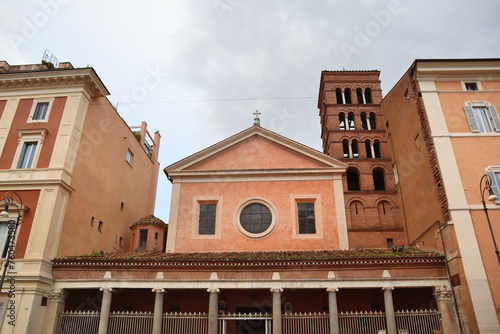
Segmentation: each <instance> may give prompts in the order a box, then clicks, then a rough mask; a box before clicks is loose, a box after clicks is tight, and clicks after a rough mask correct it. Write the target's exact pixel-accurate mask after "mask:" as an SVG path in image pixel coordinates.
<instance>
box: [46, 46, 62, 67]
mask: <svg viewBox="0 0 500 334" xmlns="http://www.w3.org/2000/svg"><path fill="white" fill-rule="evenodd" d="M42 64H44V65H45V66H47V68H49V69H51V70H52V69H54V68H58V67H59V60H57V58H56V56H55V55H54V54H53V53H52V52H51V51H50V50H48V49H46V50H45V52H44V53H43V57H42Z"/></svg>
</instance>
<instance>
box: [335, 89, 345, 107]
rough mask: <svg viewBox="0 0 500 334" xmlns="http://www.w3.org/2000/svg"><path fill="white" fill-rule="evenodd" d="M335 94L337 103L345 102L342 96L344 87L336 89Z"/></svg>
mask: <svg viewBox="0 0 500 334" xmlns="http://www.w3.org/2000/svg"><path fill="white" fill-rule="evenodd" d="M335 94H336V95H337V104H344V100H343V98H342V89H340V88H337V89H335Z"/></svg>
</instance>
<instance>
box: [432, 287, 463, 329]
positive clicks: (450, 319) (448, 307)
mask: <svg viewBox="0 0 500 334" xmlns="http://www.w3.org/2000/svg"><path fill="white" fill-rule="evenodd" d="M451 295H452V291H451V288H449V287H448V286H436V287H434V297H436V302H437V307H438V310H439V313H441V325H442V326H443V333H444V334H452V333H460V328H459V326H458V318H457V315H456V312H455V309H454V307H453V302H452V301H451Z"/></svg>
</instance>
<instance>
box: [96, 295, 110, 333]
mask: <svg viewBox="0 0 500 334" xmlns="http://www.w3.org/2000/svg"><path fill="white" fill-rule="evenodd" d="M99 290H101V291H102V305H101V318H100V319H99V332H98V334H107V333H108V323H109V310H110V309H111V294H112V291H113V289H111V288H100V289H99Z"/></svg>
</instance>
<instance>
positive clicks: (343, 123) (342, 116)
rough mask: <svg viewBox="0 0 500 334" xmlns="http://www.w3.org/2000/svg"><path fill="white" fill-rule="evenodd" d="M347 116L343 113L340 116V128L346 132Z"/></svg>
mask: <svg viewBox="0 0 500 334" xmlns="http://www.w3.org/2000/svg"><path fill="white" fill-rule="evenodd" d="M345 125H346V124H345V114H344V113H343V112H341V113H340V114H339V127H340V130H345Z"/></svg>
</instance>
